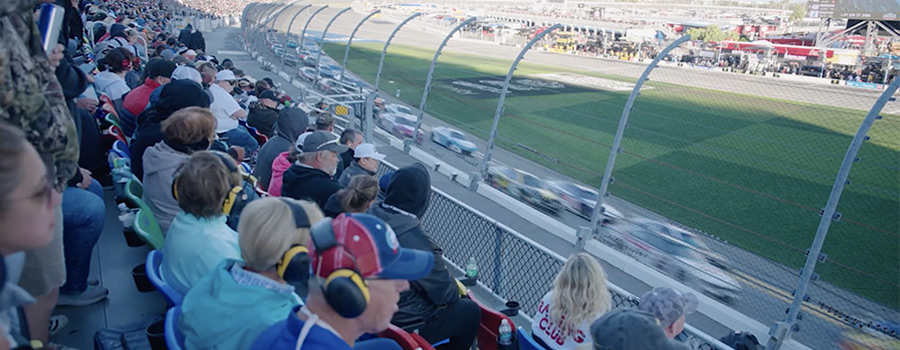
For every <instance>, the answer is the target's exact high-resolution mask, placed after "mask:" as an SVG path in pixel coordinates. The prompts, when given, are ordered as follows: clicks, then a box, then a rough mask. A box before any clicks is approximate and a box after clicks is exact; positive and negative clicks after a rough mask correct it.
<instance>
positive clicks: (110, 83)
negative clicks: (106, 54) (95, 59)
mask: <svg viewBox="0 0 900 350" xmlns="http://www.w3.org/2000/svg"><path fill="white" fill-rule="evenodd" d="M94 88H95V89H96V90H97V93H98V94H105V95H106V96H109V99H110V100H118V99H120V98H122V96H123V95H125V94H126V93H128V92H129V91H131V88H129V87H128V84H127V83H126V82H125V79H124V78H122V77H120V76H119V75H117V74H116V73H113V72H100V73H98V74H97V75H96V76H94Z"/></svg>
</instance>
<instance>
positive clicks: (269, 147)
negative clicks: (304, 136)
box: [253, 107, 309, 190]
mask: <svg viewBox="0 0 900 350" xmlns="http://www.w3.org/2000/svg"><path fill="white" fill-rule="evenodd" d="M308 124H309V120H308V117H307V115H306V112H304V111H303V110H301V109H299V108H295V107H290V108H285V109H282V110H281V111H280V112H278V119H276V120H275V136H274V137H272V138H270V139H269V141H268V142H266V143H265V144H264V145H262V148H260V149H259V154H258V155H257V156H256V168H254V169H253V176H254V177H256V179H257V180H259V185H260V187H262V188H263V189H265V190H268V189H269V181H270V180H272V162H274V161H275V158H277V157H278V155H279V154H281V153H282V152H287V151H290V150H291V148H293V147H294V142H296V141H297V136H300V134H301V133H303V132H304V131H306V127H307V125H308Z"/></svg>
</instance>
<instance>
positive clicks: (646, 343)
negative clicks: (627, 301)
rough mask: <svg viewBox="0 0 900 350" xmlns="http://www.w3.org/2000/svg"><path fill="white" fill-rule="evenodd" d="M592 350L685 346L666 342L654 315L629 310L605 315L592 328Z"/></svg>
mask: <svg viewBox="0 0 900 350" xmlns="http://www.w3.org/2000/svg"><path fill="white" fill-rule="evenodd" d="M591 337H592V338H593V339H594V350H648V349H654V350H656V349H659V350H688V349H689V348H688V347H687V345H685V344H682V343H680V342H678V341H677V340H673V339H669V338H666V334H665V333H664V332H663V328H662V326H661V325H660V324H659V320H658V319H657V318H656V316H653V314H650V313H648V312H645V311H641V310H638V309H632V308H619V309H615V310H612V311H609V312H607V313H606V314H605V315H603V316H602V317H600V318H599V319H597V320H596V321H594V323H592V324H591Z"/></svg>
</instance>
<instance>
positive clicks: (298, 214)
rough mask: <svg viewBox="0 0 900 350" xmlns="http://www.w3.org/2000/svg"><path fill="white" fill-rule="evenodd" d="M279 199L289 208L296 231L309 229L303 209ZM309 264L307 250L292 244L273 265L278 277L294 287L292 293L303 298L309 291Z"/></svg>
mask: <svg viewBox="0 0 900 350" xmlns="http://www.w3.org/2000/svg"><path fill="white" fill-rule="evenodd" d="M280 199H281V201H282V202H284V203H285V204H287V205H288V207H290V208H291V213H292V214H293V216H294V225H295V226H296V227H297V228H298V229H300V228H310V224H309V217H308V216H306V210H304V209H303V207H301V206H300V205H299V204H297V203H294V202H292V201H290V200H288V199H284V198H280ZM309 263H310V259H309V250H308V249H306V247H304V246H303V245H302V244H294V245H291V247H290V248H288V250H287V251H285V252H284V254H283V255H282V256H281V260H279V261H278V263H277V264H276V265H275V270H276V271H277V272H278V276H279V277H281V279H283V280H284V281H285V282H287V283H288V284H290V285H292V286H294V291H295V292H296V293H297V295H299V296H301V297H305V296H306V294H307V293H308V290H309Z"/></svg>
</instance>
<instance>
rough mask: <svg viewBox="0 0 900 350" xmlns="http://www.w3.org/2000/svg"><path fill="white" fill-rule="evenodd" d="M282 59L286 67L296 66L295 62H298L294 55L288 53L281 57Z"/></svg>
mask: <svg viewBox="0 0 900 350" xmlns="http://www.w3.org/2000/svg"><path fill="white" fill-rule="evenodd" d="M282 59H283V60H284V65H285V66H288V67H296V66H297V62H298V61H297V57H294V56H292V55H290V54H288V55H285V56H284V57H282Z"/></svg>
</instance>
